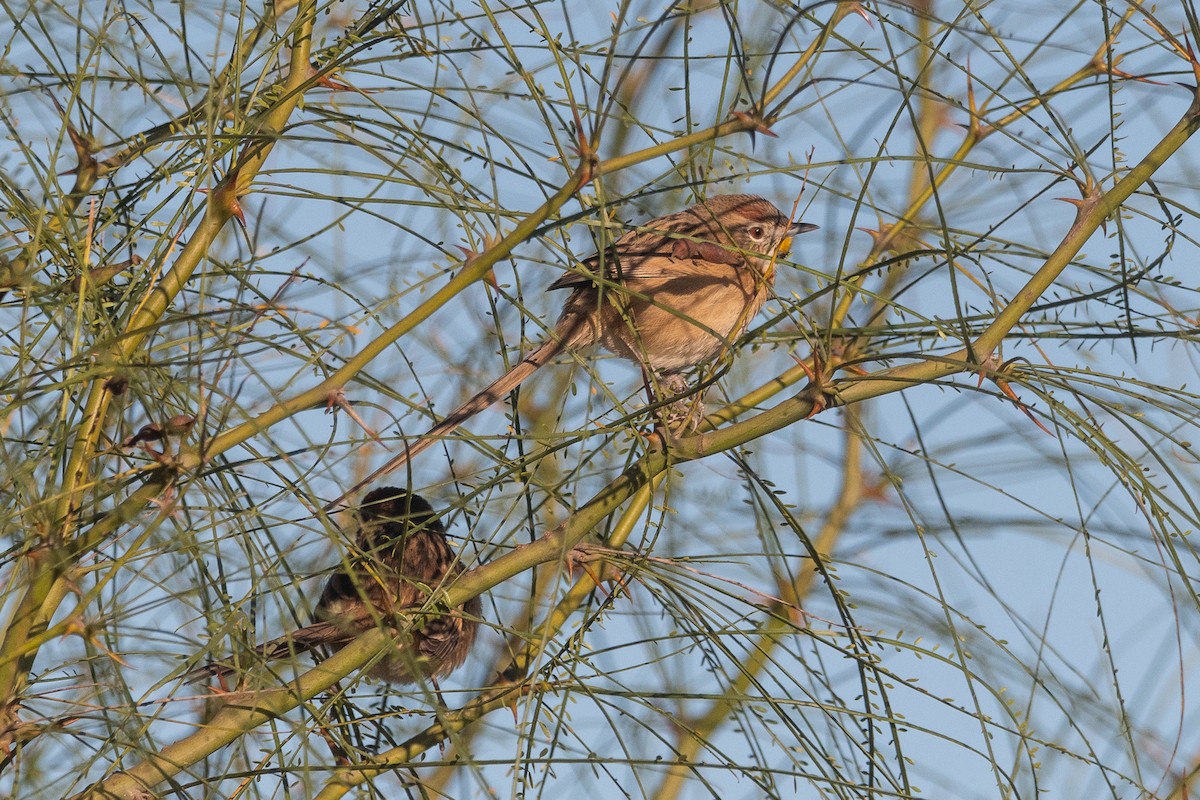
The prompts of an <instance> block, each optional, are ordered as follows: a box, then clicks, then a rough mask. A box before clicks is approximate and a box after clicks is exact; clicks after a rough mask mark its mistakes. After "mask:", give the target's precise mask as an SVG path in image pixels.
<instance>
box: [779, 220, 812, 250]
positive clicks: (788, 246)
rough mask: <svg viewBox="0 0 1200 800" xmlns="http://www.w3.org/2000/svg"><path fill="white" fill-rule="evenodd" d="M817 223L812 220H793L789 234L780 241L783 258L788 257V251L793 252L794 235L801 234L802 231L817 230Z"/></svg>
mask: <svg viewBox="0 0 1200 800" xmlns="http://www.w3.org/2000/svg"><path fill="white" fill-rule="evenodd" d="M817 227H818V226H816V225H813V224H812V223H811V222H793V223H792V227H790V228H788V230H787V234H786V235H785V236H784V237H783V241H782V242H780V243H779V248H778V251H777V252H778V253H779V255H780V256H782V257H783V258H786V257H787V255H788V253H790V252H792V237H793V236H799V235H800V234H802V233H808V232H809V231H815V230H817Z"/></svg>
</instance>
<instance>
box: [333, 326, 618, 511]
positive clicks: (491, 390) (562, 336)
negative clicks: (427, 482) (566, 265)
mask: <svg viewBox="0 0 1200 800" xmlns="http://www.w3.org/2000/svg"><path fill="white" fill-rule="evenodd" d="M594 336H595V333H594V331H593V330H592V329H591V325H590V323H589V321H588V318H587V317H586V316H582V315H574V314H572V315H570V316H566V317H564V319H562V320H560V322H559V324H558V325H557V326H556V327H555V331H554V336H552V337H551V338H549V339H547V340H546V341H544V342H542V344H540V345H538V347H537V349H535V350H534V351H533V352H532V353H530V354H529V355H527V356H525V358H523V359H521V361H520V362H519V363H517V364H516V365H514V366H513V368H512V369H510V370H509V371H508V372H506V373H504V374H503V375H501V376H500V377H499V378H497V379H496V380H494V381H492V382H491V383H490V384H488V385H487V387H486V388H484V389H483V390H482V391H479V392H477V393H476V394H475V395H474V396H473V397H471V399H470V400H467V401H466V402H465V403H463V404H462V405H460V406H459V407H458V408H456V409H454V410H453V411H451V412H450V413H449V414H447V415H446V416H445V417H444V418H443V419H442V421H441V422H439V423H438V424H437V425H434V426H433V427H432V428H430V429H429V430H428V431H427V432H426V433H425V434H424V435H422V436H421V438H420V439H417V441H415V442H413V443H412V444H411V445H409V444H406V445H405V447H404V451H403V452H401V453H397V454H396V456H394V457H393V458H392V459H391V460H390V461H388V462H387V463H386V464H384V465H383V466H382V467H380V468H379V469H377V470H375V471H374V472H372V473H371V474H370V475H368V476H367V477H365V478H363V479H362V480H361V481H359V482H358V483H356V484H355V485H354V486H353V487H351V488H350V489H348V490H346V491H345V492H343V493H342V496H341V497H339V498H337V499H336V500H333V501H332V502H330V503H328V504H327V505H326V506H325V510H326V511H329V510H331V509H333V508H334V507H336V506H337V505H338V504H339V503H341V502H342V501H343V500H345V499H346V498H347V497H349V496H350V495H352V494H354V493H356V492H358V491H359V490H360V489H362V488H363V487H364V486H367V485H368V484H371V483H373V482H374V481H376V480H378V479H379V478H382V477H383V476H384V475H387V474H388V473H390V472H394V471H395V470H397V469H399V468H400V467H402V466H404V465H405V464H407V463H408V461H409V459H411V458H413V457H414V456H416V455H417V454H418V453H421V452H423V451H425V450H428V449H429V448H430V447H432V446H433V445H434V444H436V443H437V442H438V441H439V440H441V439H442V438H444V437H446V436H448V435H449V434H451V433H453V432H454V431H455V430H456V429H457V428H458V427H459V426H460V425H462V424H463V423H464V422H466V421H467V420H469V419H470V418H471V417H473V416H475V415H476V414H478V413H479V412H480V411H483V410H484V409H485V408H488V407H489V406H492V405H494V404H495V403H497V402H499V401H500V400H501V399H503V398H504V397H506V396H507V395H508V394H509V393H510V392H512V391H513V390H514V389H516V388H517V387H518V386H520V385H521V384H522V383H524V382H525V380H526V379H528V378H529V376H531V375H533V373H535V372H537V371H538V370H539V369H541V368H542V367H543V366H545V365H546V364H548V363H550V362H551V361H553V360H554V359H555V358H556V357H557V356H558V354H559V353H561V352H563V351H564V350H566V349H567V348H570V347H579V346H583V345H586V344H588V343H589V342H590V341H591V340H592V339H593V338H594Z"/></svg>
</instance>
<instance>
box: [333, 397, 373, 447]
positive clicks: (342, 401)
mask: <svg viewBox="0 0 1200 800" xmlns="http://www.w3.org/2000/svg"><path fill="white" fill-rule="evenodd" d="M338 408H340V409H341V410H342V411H345V412H346V415H347V416H348V417H350V419H352V420H354V422H355V423H356V424H357V425H358V427H360V428H362V429H363V431H364V432H365V433H366V434H367V436H370V437H371V438H372V439H374V440H375V441H376V442H377V443H378V444H383V440H382V439H380V438H379V434H378V433H376V432H375V431H374V430H373V429H372V428H371V426H370V425H368V424H367V423H366V422H365V421H363V418H362V417H360V416H359V415H358V412H357V411H355V410H354V408H353V407H352V406H351V405H350V401H349V400H347V399H346V390H345V389H334V390H333V391H331V392H330V393H329V394H327V395H326V396H325V413H326V414H332V413H333V411H334V410H335V409H338Z"/></svg>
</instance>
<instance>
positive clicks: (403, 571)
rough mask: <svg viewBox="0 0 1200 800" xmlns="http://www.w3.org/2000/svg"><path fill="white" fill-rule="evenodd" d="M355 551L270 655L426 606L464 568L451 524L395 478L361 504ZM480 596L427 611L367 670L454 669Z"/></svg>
mask: <svg viewBox="0 0 1200 800" xmlns="http://www.w3.org/2000/svg"><path fill="white" fill-rule="evenodd" d="M355 548H356V549H355V552H354V553H353V554H352V555H351V556H350V557H349V559H348V561H349V563H348V564H347V565H346V566H344V567H342V568H341V569H339V570H338V571H337V572H335V573H334V574H333V575H332V576H331V577H330V578H329V580H328V582H326V584H325V589H324V591H322V592H321V599H320V600H318V601H317V606H316V609H315V611H314V613H313V616H314V618H315V619H316V622H314V623H313V624H311V625H306V626H304V627H303V628H300V629H298V630H295V631H292V632H291V633H289V634H287V635H286V636H281V637H279V638H278V639H273V640H271V641H269V642H267V643H266V644H263V645H260V646H259V647H257V648H255V653H256V654H258V656H259V657H261V658H263V659H274V658H282V657H284V656H287V655H289V654H291V653H302V652H305V651H307V650H314V649H317V648H320V647H324V646H328V647H329V648H331V649H333V650H339V649H341V648H342V647H344V646H345V645H346V644H348V643H349V642H350V641H352V640H353V639H354V638H355V637H356V636H358V635H359V634H361V633H363V632H365V631H367V630H370V629H371V628H373V627H377V626H380V625H385V626H386V625H396V624H397V622H396V617H397V616H399V615H403V614H404V613H406V612H409V611H411V610H412V609H415V608H420V607H421V606H422V605H423V604H424V603H425V601H426V600H427V599H428V597H429V593H430V591H431V590H433V589H436V588H437V587H439V586H441V585H443V584H445V583H447V582H449V581H452V580H453V579H454V577H455V576H456V575H458V574H459V573H461V572H462V568H461V567H460V566H458V564H457V563H456V560H455V554H454V551H453V550H451V549H450V545H449V544H448V543H447V542H446V530H445V528H444V527H443V526H442V523H441V522H439V521H438V520H437V518H436V517H435V515H434V512H433V508H432V507H431V506H430V505H429V503H427V502H426V501H425V500H424V498H422V497H420V496H419V495H415V494H410V493H409V492H406V491H405V490H403V489H398V488H395V487H393V486H387V487H382V488H379V489H374V490H372V491H371V492H370V493H369V494H367V496H366V497H365V498H363V501H362V504H361V505H360V507H359V510H358V531H357V533H356V535H355ZM480 610H481V604H480V602H479V598H477V597H475V598H472V599H471V600H468V601H467V602H466V603H465V604H464V605H463V607H462V608H461V610H455V611H445V612H441V613H437V614H433V615H430V616H425V617H423V618H422V619H421V620H420V621H419V622H418V624H417V626H416V627H415V628H413V629H412V630H411V631H410V632H409V633H408V634H407V635H406V636H405V637H404V638H403V639H402V640H401V641H400V642H399V644H398V646H397V648H396V651H395V652H394V653H389V654H388V655H385V656H384V657H383V658H382V659H381V660H380V661H379V662H378V663H377V664H375V665H374V666H373V667H371V669H370V671H369V672H368V673H367V674H369V675H370V676H371V677H374V678H379V679H380V680H384V681H388V682H389V683H414V682H415V681H417V680H419V679H420V678H421V677H422V676H424V677H428V678H432V679H434V680H435V681H436V679H437V678H441V677H444V676H446V675H449V674H450V673H451V672H453V671H454V670H455V669H457V668H458V667H459V666H460V665H461V664H462V663H463V661H464V660H465V659H466V657H467V654H468V653H469V652H470V650H471V646H472V644H474V642H475V633H476V630H477V628H478V625H479V623H478V619H479V614H480ZM231 672H233V667H232V666H229V665H225V664H213V665H209V666H206V667H202V668H200V669H198V670H196V671H195V672H193V673H192V675H191V676H189V680H199V679H202V678H204V677H207V676H223V675H227V674H229V673H231Z"/></svg>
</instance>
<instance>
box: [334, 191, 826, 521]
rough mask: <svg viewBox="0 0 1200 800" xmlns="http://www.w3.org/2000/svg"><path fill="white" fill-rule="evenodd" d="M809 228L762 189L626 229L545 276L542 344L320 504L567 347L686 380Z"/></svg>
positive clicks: (396, 461) (431, 438)
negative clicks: (548, 299)
mask: <svg viewBox="0 0 1200 800" xmlns="http://www.w3.org/2000/svg"><path fill="white" fill-rule="evenodd" d="M816 228H817V226H816V225H810V224H808V223H804V222H796V223H793V222H792V220H791V218H790V217H789V216H788V215H786V214H784V213H783V212H782V211H780V210H779V209H778V208H776V207H775V206H774V205H773V204H772V203H771V202H769V201H768V200H765V199H763V198H762V197H758V196H756V195H749V194H728V195H715V196H713V197H710V198H709V199H708V200H705V201H703V202H700V203H697V204H696V205H694V206H692V207H691V208H688V209H686V210H684V211H679V212H677V213H675V214H670V215H667V216H665V217H659V218H657V219H654V220H651V221H650V222H647V223H646V224H644V225H642V226H640V227H638V228H635V229H634V230H631V231H629V232H628V233H626V234H625V235H624V236H622V237H621V238H620V239H618V240H617V241H616V242H615V243H613V245H612V246H611V247H609V248H608V249H607V250H605V251H604V252H603V253H599V254H597V255H595V256H592V257H591V258H590V259H588V260H587V261H585V262H583V267H584V269H582V270H571V271H568V272H567V273H566V274H564V275H563V276H562V277H561V278H559V279H558V280H556V281H555V282H554V283H552V284H550V288H551V289H571V290H572V291H571V294H570V296H569V297H568V298H567V301H566V303H565V304H564V305H563V310H562V314H561V315H560V316H559V318H558V323H557V324H556V325H555V326H554V331H553V333H552V334H551V335H550V336H549V338H547V340H546V341H545V342H543V343H542V344H541V345H539V346H538V347H537V348H536V349H535V350H534V351H533V352H532V353H530V354H529V355H528V356H526V357H525V358H524V359H523V360H522V361H521V362H520V363H518V364H517V365H516V366H514V367H513V368H512V369H510V370H509V371H508V372H506V373H505V374H504V375H502V376H501V377H499V378H497V379H496V380H495V381H493V382H492V383H491V384H490V385H489V386H488V387H487V388H485V389H483V390H482V391H480V392H479V393H477V394H476V395H475V396H473V397H472V398H471V399H470V400H468V401H466V402H465V403H463V404H462V405H461V406H459V407H458V408H456V409H455V410H454V411H451V412H450V413H449V414H448V415H447V416H446V417H445V418H444V419H443V420H442V421H441V422H439V423H438V424H437V425H434V426H433V428H431V429H430V430H429V432H428V433H426V434H425V435H424V436H422V437H421V438H420V439H418V440H417V441H416V442H414V443H413V444H412V445H411V446H409V447H407V448H406V449H405V451H404V452H402V453H400V454H398V455H397V456H395V457H394V458H392V459H391V460H390V461H388V462H387V463H386V464H384V465H383V466H382V467H380V468H379V469H377V470H376V471H375V472H373V473H371V475H370V476H369V477H367V478H366V479H364V480H363V481H361V482H359V483H358V485H356V486H355V487H354V488H352V489H350V490H349V491H348V492H346V493H345V494H343V495H342V496H341V497H339V498H338V499H337V500H334V501H333V502H332V503H330V504H329V505H328V506H327V508H331V507H333V506H334V505H336V504H337V503H339V502H341V500H342V499H343V498H345V497H347V496H349V495H350V494H353V493H354V492H356V491H358V490H359V489H361V488H362V487H363V486H365V485H367V484H369V483H371V482H373V481H375V480H376V479H378V478H380V477H381V476H383V475H387V474H388V473H390V472H392V471H393V470H395V469H397V468H399V467H400V466H402V465H403V464H405V463H406V462H407V461H408V460H409V459H410V458H412V457H413V456H415V455H416V454H417V453H420V452H421V451H423V450H425V449H427V448H428V447H430V446H431V445H433V444H434V443H435V442H437V441H438V440H439V439H440V438H441V437H444V436H446V435H447V434H449V433H450V432H452V431H453V430H455V429H456V428H458V426H460V425H462V424H463V423H464V422H466V421H467V420H468V419H470V418H471V417H472V416H474V415H475V414H477V413H479V412H480V411H482V410H483V409H485V408H487V407H488V406H491V405H492V404H493V403H495V402H497V401H498V400H500V399H501V398H502V397H504V396H505V395H507V394H508V393H509V392H511V391H513V390H514V389H516V388H517V387H518V386H519V385H521V383H522V382H524V381H525V380H526V379H527V378H529V376H531V375H533V373H534V372H536V371H537V370H538V369H539V368H540V367H542V366H544V365H546V364H548V363H549V362H550V361H552V360H553V359H554V358H555V357H556V356H558V355H559V354H560V353H562V352H563V351H564V350H566V349H568V348H570V349H581V348H584V347H587V346H588V345H592V344H600V345H602V346H603V347H604V348H606V349H607V350H609V351H611V352H613V353H615V354H616V355H618V356H621V357H623V358H627V359H629V360H631V361H634V362H637V363H639V364H641V365H643V366H644V367H647V368H648V369H649V370H650V371H652V372H653V373H655V374H656V375H658V376H659V377H660V378H661V379H662V380H663V383H664V385H665V386H666V387H668V388H669V389H671V390H672V391H673V392H677V391H679V390H681V388H686V383H684V382H682V379H681V378H680V373H682V372H684V371H686V370H688V369H690V368H691V367H694V366H696V365H697V364H700V363H703V362H705V361H709V360H712V359H714V358H716V357H717V356H718V355H719V354H720V353H721V352H722V351H724V350H725V349H727V348H728V347H729V346H730V344H731V343H732V341H733V340H734V339H735V338H736V337H737V336H738V335H740V334H741V333H742V331H744V330H745V329H746V326H747V325H748V324H749V323H750V320H751V319H752V318H753V317H754V315H755V314H757V313H758V310H759V309H760V308H762V305H763V303H764V302H765V301H766V299H767V293H768V292H769V291H770V289H771V287H772V285H773V284H774V281H775V258H776V256H777V255H779V254H784V255H786V252H787V250H788V248H789V247H790V245H791V239H792V237H793V236H796V235H798V234H801V233H806V232H807V231H811V230H816ZM601 274H602V275H603V277H597V276H598V275H601Z"/></svg>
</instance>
